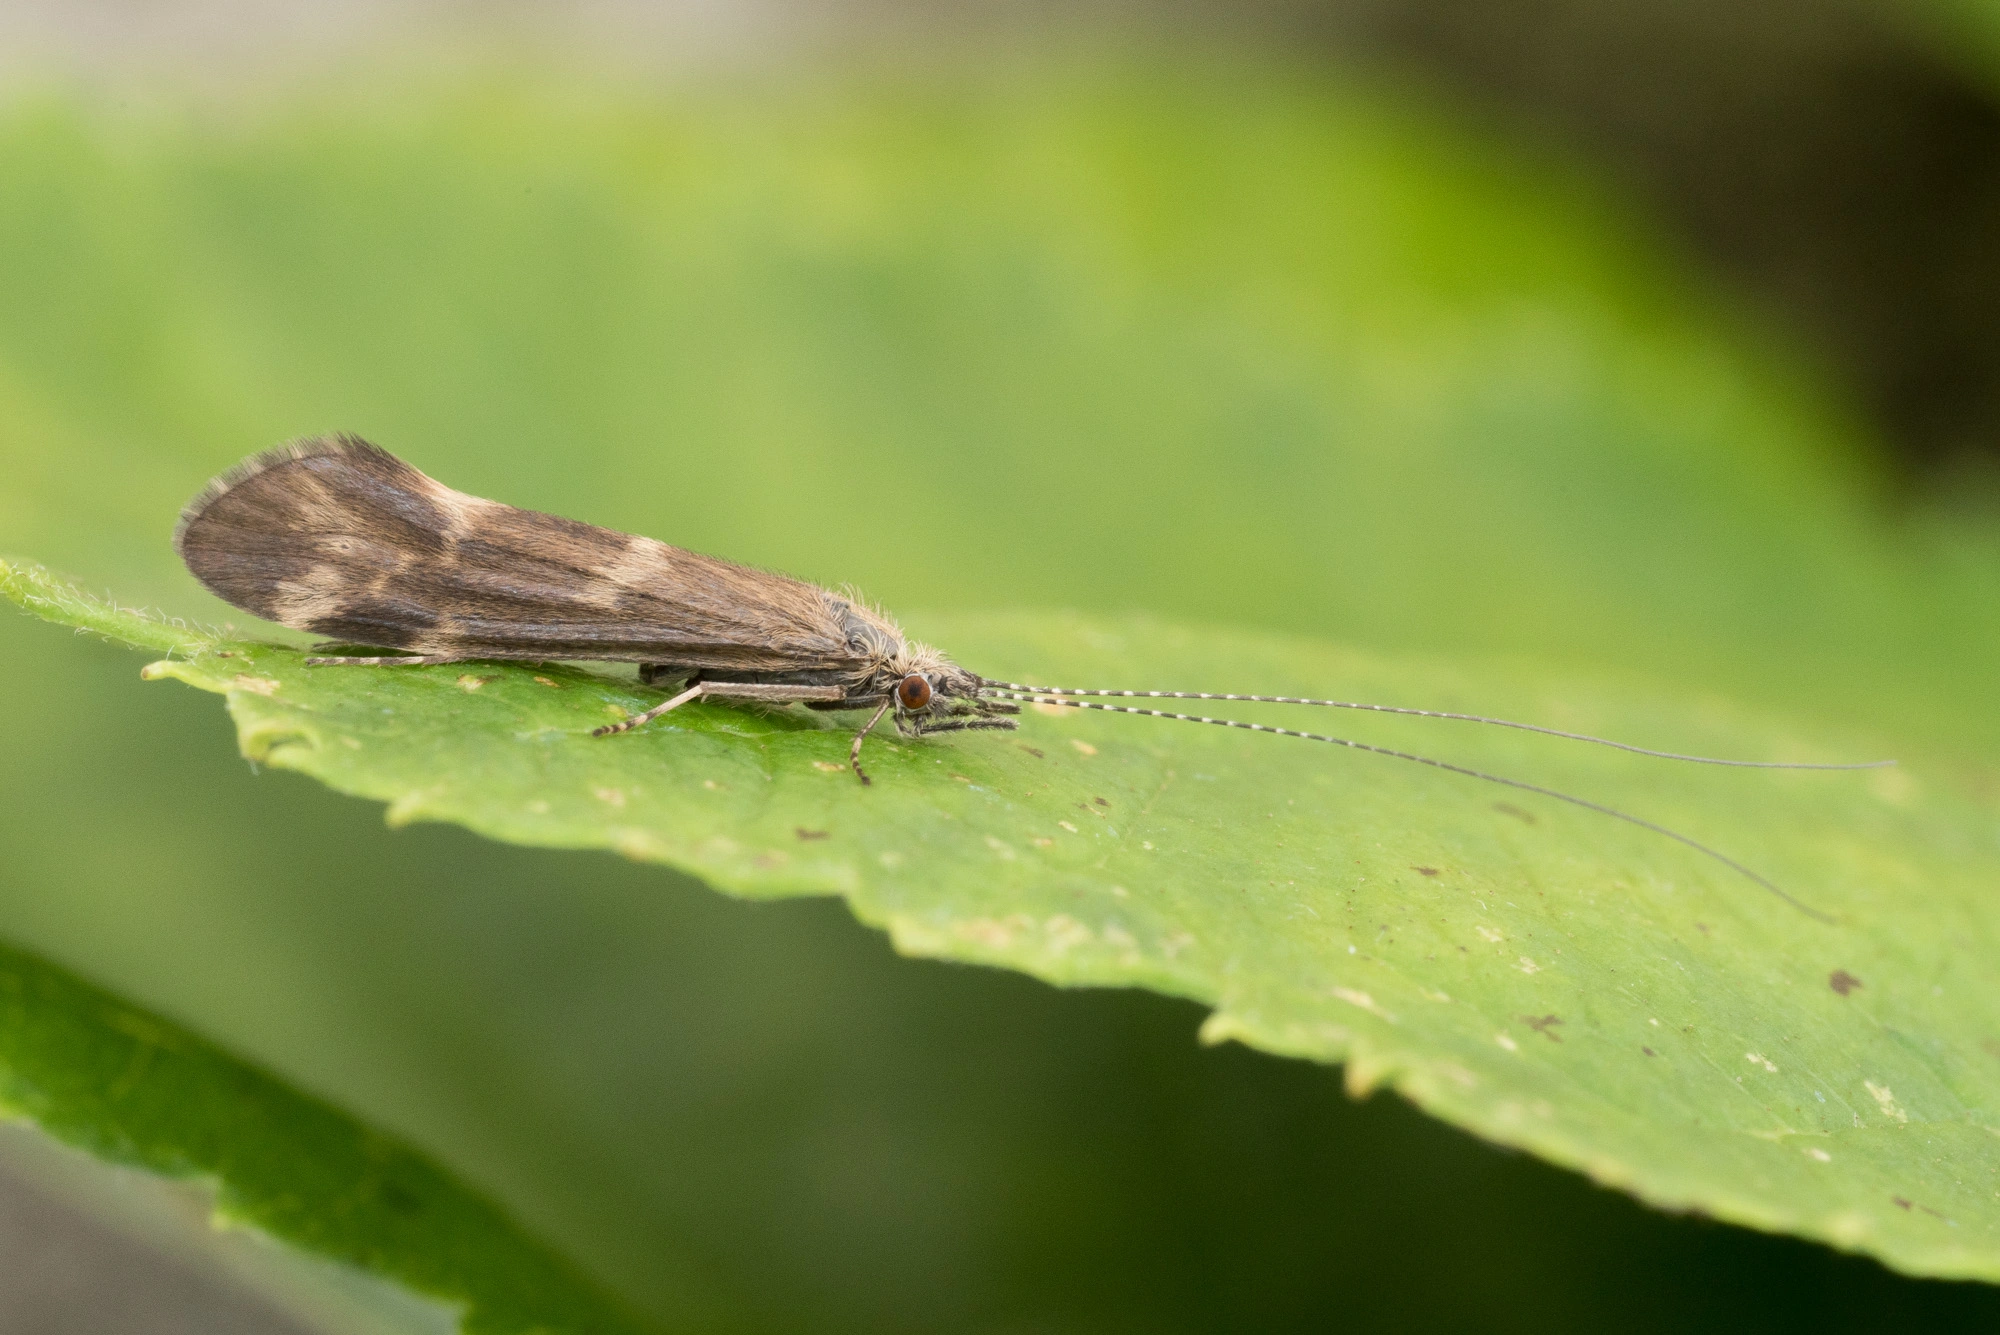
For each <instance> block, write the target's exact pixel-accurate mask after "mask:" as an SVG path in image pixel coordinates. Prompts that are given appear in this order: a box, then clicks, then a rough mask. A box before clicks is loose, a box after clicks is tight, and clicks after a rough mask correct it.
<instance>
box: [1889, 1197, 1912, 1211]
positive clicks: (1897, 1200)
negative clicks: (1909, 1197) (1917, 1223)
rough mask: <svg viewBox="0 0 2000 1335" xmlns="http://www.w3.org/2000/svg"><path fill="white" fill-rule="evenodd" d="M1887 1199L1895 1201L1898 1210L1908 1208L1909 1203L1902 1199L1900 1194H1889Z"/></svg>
mask: <svg viewBox="0 0 2000 1335" xmlns="http://www.w3.org/2000/svg"><path fill="white" fill-rule="evenodd" d="M1889 1199H1890V1200H1892V1201H1894V1202H1895V1203H1896V1208H1897V1209H1898V1210H1907V1209H1909V1208H1910V1203H1909V1202H1908V1201H1906V1200H1904V1199H1903V1198H1902V1197H1901V1196H1891V1197H1890V1198H1889Z"/></svg>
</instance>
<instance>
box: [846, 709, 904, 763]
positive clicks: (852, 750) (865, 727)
mask: <svg viewBox="0 0 2000 1335" xmlns="http://www.w3.org/2000/svg"><path fill="white" fill-rule="evenodd" d="M895 703H896V697H895V696H893V695H892V696H890V697H889V698H888V699H886V700H884V701H883V702H882V703H881V704H880V705H879V706H877V708H876V710H875V712H874V713H872V714H870V715H869V716H868V721H867V722H866V723H864V724H862V725H861V731H860V732H857V733H855V734H854V745H852V746H850V747H848V748H847V763H848V764H850V765H852V766H853V767H854V777H855V778H857V779H859V780H861V782H862V783H864V784H867V783H873V782H874V780H873V779H870V778H869V777H868V772H867V771H866V770H864V769H862V768H861V743H862V742H863V741H864V740H866V738H867V736H868V734H869V733H871V732H873V731H874V730H875V725H876V724H878V723H880V722H881V721H882V716H883V715H884V714H886V713H888V712H889V706H890V705H893V704H895Z"/></svg>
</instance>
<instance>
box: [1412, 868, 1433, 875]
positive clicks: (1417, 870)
mask: <svg viewBox="0 0 2000 1335" xmlns="http://www.w3.org/2000/svg"><path fill="white" fill-rule="evenodd" d="M1410 870H1411V871H1413V872H1415V873H1416V874H1417V875H1419V876H1435V875H1437V874H1438V869H1437V868H1436V867H1412V868H1410Z"/></svg>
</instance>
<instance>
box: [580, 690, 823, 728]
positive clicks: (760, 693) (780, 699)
mask: <svg viewBox="0 0 2000 1335" xmlns="http://www.w3.org/2000/svg"><path fill="white" fill-rule="evenodd" d="M841 695H842V691H841V689H840V687H838V686H783V685H776V684H773V683H770V682H761V681H698V682H696V683H695V684H694V685H692V686H690V687H688V688H687V689H686V690H685V691H682V692H681V693H680V694H679V695H676V696H674V697H673V698H672V699H671V700H667V701H664V702H662V703H660V704H657V705H654V706H653V707H652V708H651V709H649V710H647V711H646V712H645V713H643V714H635V715H634V716H633V717H631V718H628V719H626V720H625V721H624V722H622V723H607V724H605V725H604V726H603V727H601V728H594V729H592V730H591V734H590V735H591V736H592V737H609V736H610V735H611V734H612V733H614V732H630V731H632V729H634V728H636V727H639V726H640V725H641V724H645V723H651V722H652V721H653V720H654V719H656V718H658V717H659V716H660V715H662V714H664V713H666V712H667V711H668V710H669V709H678V708H679V707H680V706H682V705H684V704H686V703H687V702H688V701H690V700H699V699H702V698H703V697H706V696H714V697H715V698H717V699H721V700H762V701H765V702H766V703H769V704H792V703H794V702H796V701H806V700H837V699H839V698H840V696H841Z"/></svg>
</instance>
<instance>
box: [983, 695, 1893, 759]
mask: <svg viewBox="0 0 2000 1335" xmlns="http://www.w3.org/2000/svg"><path fill="white" fill-rule="evenodd" d="M980 686H981V690H982V692H985V691H992V692H995V693H997V694H1002V695H1006V694H1007V693H1009V692H1024V693H1026V694H1027V695H1044V696H1072V695H1115V696H1122V697H1125V698H1127V699H1133V700H1239V701H1243V702H1246V703H1249V704H1259V705H1320V706H1323V707H1325V708H1327V709H1363V710H1367V711H1369V712H1370V713H1374V714H1409V715H1414V716H1415V717H1417V718H1442V719H1456V720H1457V721H1459V722H1461V723H1488V724H1491V725H1492V726H1494V727H1496V728H1518V729H1519V730H1520V731H1522V732H1538V733H1540V734H1542V736H1544V737H1565V738H1568V739H1569V740H1570V741H1572V742H1589V743H1591V744H1592V745H1593V746H1609V747H1612V748H1614V749H1615V750H1619V751H1630V752H1631V753H1632V754H1634V755H1640V756H1654V757H1657V758H1658V759H1661V760H1686V761H1690V762H1692V763H1694V764H1697V765H1732V766H1735V767H1737V768H1739V769H1880V768H1882V767H1883V766H1884V765H1893V764H1895V763H1896V762H1895V761H1893V760H1862V761H1854V762H1849V763H1846V764H1813V763H1809V762H1806V761H1791V760H1724V759H1720V758H1718V757H1716V756H1690V755H1683V754H1681V753H1680V752H1678V751H1655V750H1652V749H1651V748H1649V747H1644V746H1633V745H1631V744H1630V743H1629V742H1614V741H1612V740H1611V739H1610V738H1608V737H1592V736H1590V735H1589V734H1588V733H1581V732H1564V731H1563V730H1562V729H1561V728H1544V727H1542V726H1541V725H1540V724H1536V723H1516V722H1514V721H1513V720H1511V719H1504V718H1488V717H1486V716H1485V715H1484V714H1453V713H1450V712H1448V711H1445V710H1442V709H1405V708H1402V707H1401V706H1398V705H1369V704H1361V703H1359V702H1357V701H1353V700H1310V699H1307V698H1305V697H1303V696H1297V695H1222V694H1215V693H1210V692H1206V691H1100V690H1088V691H1085V690H1071V689H1070V688H1068V687H1067V686H1027V685H1023V684H1022V683H1020V682H1015V681H986V680H984V679H983V678H982V679H981V682H980ZM1053 703H1058V704H1060V703H1063V702H1062V701H1054V702H1053ZM1078 707H1079V708H1081V707H1082V706H1078ZM1162 717H1169V718H1186V717H1188V716H1187V715H1182V714H1173V715H1163V716H1162ZM1207 721H1208V722H1215V721H1217V720H1213V719H1211V720H1207Z"/></svg>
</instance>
